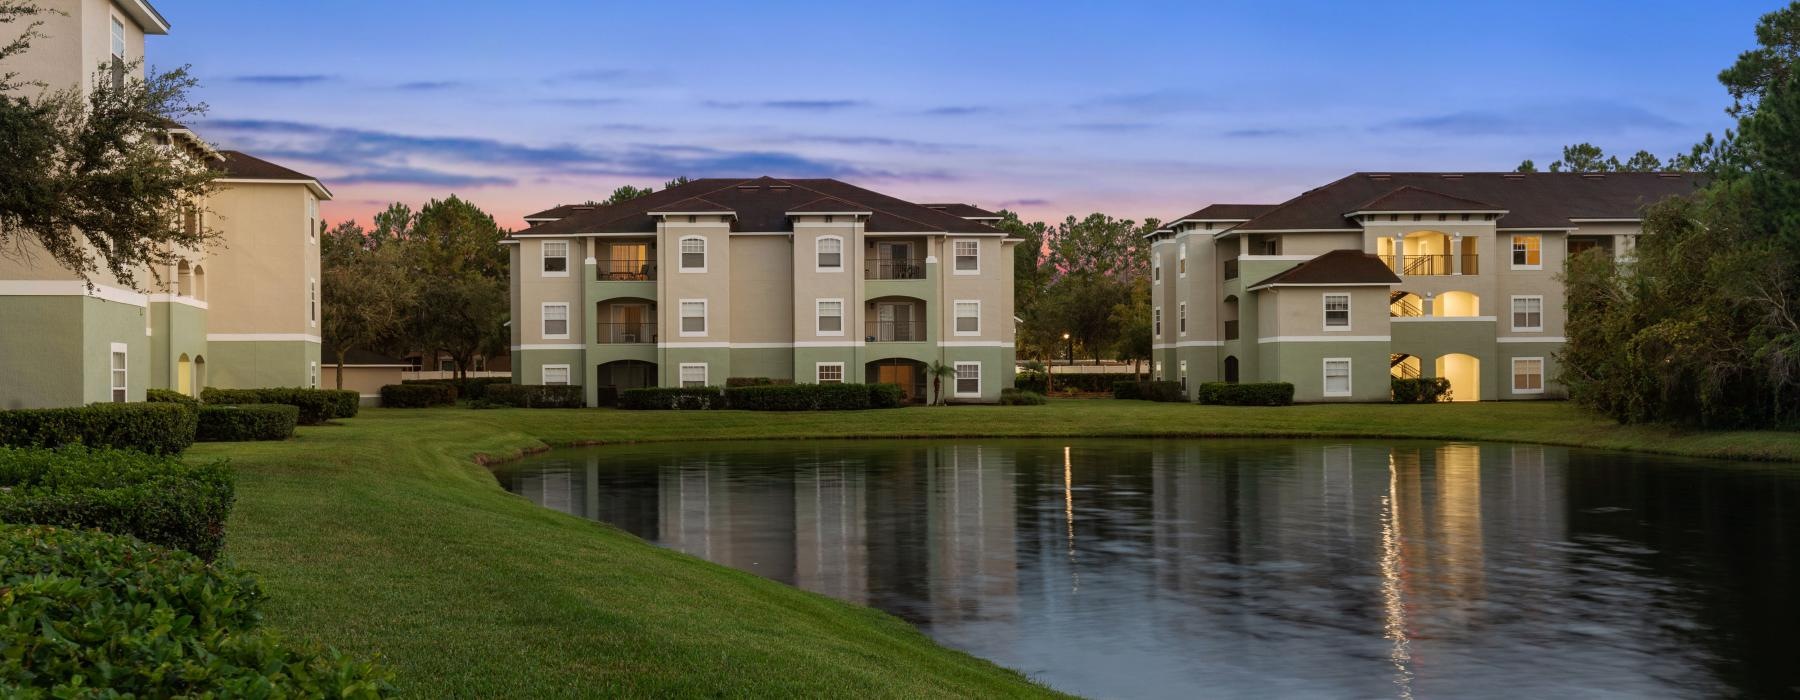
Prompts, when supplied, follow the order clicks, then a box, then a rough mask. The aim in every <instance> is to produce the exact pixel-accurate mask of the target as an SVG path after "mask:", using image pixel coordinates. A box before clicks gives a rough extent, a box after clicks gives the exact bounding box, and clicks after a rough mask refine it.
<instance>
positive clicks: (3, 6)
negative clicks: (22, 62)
mask: <svg viewBox="0 0 1800 700" xmlns="http://www.w3.org/2000/svg"><path fill="white" fill-rule="evenodd" d="M53 12H54V13H56V14H63V13H61V12H57V11H55V10H51V9H49V8H47V7H43V6H41V5H38V4H36V3H33V2H27V1H26V0H0V26H3V25H9V24H12V23H14V22H19V21H21V20H28V22H27V24H26V25H25V31H24V32H22V33H20V34H19V37H18V38H17V39H13V40H12V41H10V42H7V43H6V44H3V45H0V61H4V60H6V59H7V58H10V57H12V56H15V55H18V54H21V53H24V52H25V50H26V49H28V48H31V41H32V40H33V39H42V38H44V33H43V32H40V31H38V28H39V27H42V26H44V20H42V19H40V17H42V16H43V15H46V14H51V13H53ZM18 77H19V74H18V72H17V71H11V72H6V73H0V92H8V91H11V90H17V89H19V88H21V87H24V86H25V84H24V83H21V82H17V80H18Z"/></svg>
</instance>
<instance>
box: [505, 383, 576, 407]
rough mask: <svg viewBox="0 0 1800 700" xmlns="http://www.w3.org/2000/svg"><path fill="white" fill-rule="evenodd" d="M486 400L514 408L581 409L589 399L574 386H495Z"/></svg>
mask: <svg viewBox="0 0 1800 700" xmlns="http://www.w3.org/2000/svg"><path fill="white" fill-rule="evenodd" d="M486 400H487V401H488V402H490V403H497V404H500V405H502V406H512V407H514V408H581V407H582V406H585V405H587V397H585V396H583V395H582V391H581V387H580V386H579V385H574V384H494V385H491V386H489V387H488V388H487V398H486Z"/></svg>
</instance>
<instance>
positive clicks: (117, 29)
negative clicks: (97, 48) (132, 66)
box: [112, 17, 125, 61]
mask: <svg viewBox="0 0 1800 700" xmlns="http://www.w3.org/2000/svg"><path fill="white" fill-rule="evenodd" d="M112 55H113V58H116V59H119V60H121V61H123V60H125V23H124V22H122V21H120V20H119V18H117V17H114V18H112Z"/></svg>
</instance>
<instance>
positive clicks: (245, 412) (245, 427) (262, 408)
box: [195, 403, 300, 442]
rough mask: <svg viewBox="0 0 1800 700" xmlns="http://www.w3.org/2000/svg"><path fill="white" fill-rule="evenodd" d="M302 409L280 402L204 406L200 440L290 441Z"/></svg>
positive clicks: (201, 412)
mask: <svg viewBox="0 0 1800 700" xmlns="http://www.w3.org/2000/svg"><path fill="white" fill-rule="evenodd" d="M299 422H300V409H299V407H297V406H289V405H287V404H279V403H262V404H256V403H253V404H245V405H243V406H201V407H200V429H199V430H198V431H197V434H196V436H195V437H196V438H197V439H198V440H199V441H200V442H250V441H260V440H286V439H288V438H291V437H293V436H294V426H295V425H298V424H299Z"/></svg>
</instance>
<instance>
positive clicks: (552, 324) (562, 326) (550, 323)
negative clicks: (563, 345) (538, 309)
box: [543, 302, 569, 340]
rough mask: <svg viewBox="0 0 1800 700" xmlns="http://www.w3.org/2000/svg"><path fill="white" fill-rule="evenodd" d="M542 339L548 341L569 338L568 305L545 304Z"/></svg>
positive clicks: (561, 303) (562, 303)
mask: <svg viewBox="0 0 1800 700" xmlns="http://www.w3.org/2000/svg"><path fill="white" fill-rule="evenodd" d="M543 309H544V338H546V339H550V340H557V339H567V338H568V337H569V305H568V304H567V303H564V302H557V303H554V304H545V305H544V307H543Z"/></svg>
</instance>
